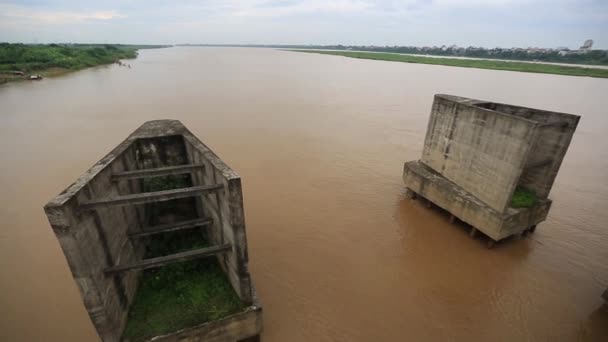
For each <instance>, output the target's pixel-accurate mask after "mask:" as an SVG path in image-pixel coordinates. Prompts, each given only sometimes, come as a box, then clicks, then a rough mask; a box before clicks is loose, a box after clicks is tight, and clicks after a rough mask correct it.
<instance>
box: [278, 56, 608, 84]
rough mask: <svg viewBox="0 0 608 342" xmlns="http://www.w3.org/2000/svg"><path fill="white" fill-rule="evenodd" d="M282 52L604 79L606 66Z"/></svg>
mask: <svg viewBox="0 0 608 342" xmlns="http://www.w3.org/2000/svg"><path fill="white" fill-rule="evenodd" d="M284 51H292V52H305V53H317V54H323V55H334V56H343V57H350V58H360V59H371V60H381V61H391V62H403V63H419V64H433V65H445V66H454V67H464V68H478V69H491V70H505V71H519V72H532V73H543V74H554V75H566V76H588V77H598V78H608V69H607V68H603V67H595V66H583V65H563V64H557V63H542V62H530V61H505V60H493V59H473V58H466V59H465V58H449V57H437V56H418V55H407V54H397V53H385V52H361V51H340V50H309V49H286V50H284Z"/></svg>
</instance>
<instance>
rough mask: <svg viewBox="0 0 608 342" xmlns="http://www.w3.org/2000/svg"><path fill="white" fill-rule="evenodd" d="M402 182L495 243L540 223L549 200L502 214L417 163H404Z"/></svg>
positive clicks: (549, 203) (546, 210)
mask: <svg viewBox="0 0 608 342" xmlns="http://www.w3.org/2000/svg"><path fill="white" fill-rule="evenodd" d="M403 181H404V182H405V184H407V187H408V188H409V189H410V190H411V191H414V192H415V193H416V194H419V195H420V196H422V197H424V198H426V199H428V200H430V201H431V202H433V203H434V204H435V205H437V206H439V207H440V208H442V209H444V210H446V211H448V212H449V213H450V214H452V215H454V216H456V217H458V218H459V219H460V220H461V221H463V222H466V223H468V224H470V225H471V226H473V227H475V228H477V229H478V230H480V231H481V232H483V233H484V234H486V235H487V236H489V237H491V238H492V239H493V240H495V241H499V240H502V239H504V238H506V237H508V236H511V235H515V234H519V233H521V232H523V231H524V230H526V229H529V228H530V227H532V226H535V225H537V224H539V223H540V222H542V221H544V220H545V219H546V217H547V213H548V212H549V208H550V207H551V200H549V199H545V200H541V201H540V203H539V205H537V206H534V207H532V208H517V209H516V208H508V209H507V210H506V211H505V212H504V213H501V212H498V211H497V210H495V209H494V208H492V207H490V206H488V205H486V204H485V203H484V202H482V201H481V200H479V199H478V198H477V197H475V196H473V195H472V194H471V193H469V192H467V191H465V190H464V189H462V188H461V187H459V186H457V185H456V184H455V183H454V182H451V181H449V180H448V179H446V178H445V177H443V176H441V175H440V174H438V173H437V172H435V171H434V170H433V169H431V168H429V167H428V166H426V165H424V164H422V163H421V162H418V161H411V162H407V163H405V165H404V168H403Z"/></svg>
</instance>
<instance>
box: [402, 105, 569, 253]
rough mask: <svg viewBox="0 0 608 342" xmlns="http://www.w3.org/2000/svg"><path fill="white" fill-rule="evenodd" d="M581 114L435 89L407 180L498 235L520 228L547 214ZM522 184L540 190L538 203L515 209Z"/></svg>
mask: <svg viewBox="0 0 608 342" xmlns="http://www.w3.org/2000/svg"><path fill="white" fill-rule="evenodd" d="M579 118H580V117H579V116H576V115H572V114H565V113H557V112H550V111H544V110H539V109H533V108H526V107H519V106H512V105H507V104H501V103H493V102H488V101H481V100H474V99H468V98H463V97H458V96H452V95H435V99H434V102H433V107H432V110H431V116H430V118H429V124H428V128H427V134H426V138H425V142H424V148H423V151H422V157H421V159H420V160H419V161H414V162H407V163H405V165H404V171H403V180H404V182H405V184H406V186H407V187H408V188H409V189H410V190H411V191H413V192H415V193H417V194H420V195H422V196H423V197H425V198H427V199H428V200H430V201H432V202H433V203H435V204H437V205H438V206H440V207H441V208H443V209H445V210H447V211H449V212H450V213H451V214H452V215H454V216H456V217H458V218H459V219H460V220H462V221H464V222H467V223H469V224H471V225H472V226H474V227H475V228H477V229H479V230H481V231H482V232H483V233H485V234H486V235H488V236H489V237H491V238H492V239H493V240H495V241H498V240H501V239H503V238H505V237H508V236H510V235H514V234H518V233H521V232H523V231H524V230H527V229H530V228H532V227H535V226H536V225H537V224H538V223H540V222H542V221H543V220H545V218H546V216H547V213H548V211H549V208H550V206H551V200H549V199H548V195H549V192H550V190H551V187H552V185H553V182H554V180H555V177H556V175H557V172H558V170H559V167H560V165H561V163H562V160H563V158H564V156H565V154H566V151H567V149H568V146H569V144H570V141H571V139H572V136H573V134H574V131H575V130H576V126H577V124H578V121H579ZM517 186H523V187H526V188H528V189H530V190H532V191H534V192H535V193H536V195H537V197H538V199H539V201H538V204H537V205H536V206H534V207H532V208H525V209H524V208H521V209H515V208H511V207H510V203H511V199H512V197H513V193H514V191H515V189H516V187H517Z"/></svg>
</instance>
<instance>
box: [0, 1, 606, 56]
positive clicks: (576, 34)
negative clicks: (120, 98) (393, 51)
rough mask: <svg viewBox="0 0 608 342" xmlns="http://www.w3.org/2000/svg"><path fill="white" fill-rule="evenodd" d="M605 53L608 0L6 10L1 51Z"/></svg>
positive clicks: (78, 5)
mask: <svg viewBox="0 0 608 342" xmlns="http://www.w3.org/2000/svg"><path fill="white" fill-rule="evenodd" d="M585 39H593V40H594V41H595V46H594V47H595V48H602V49H608V0H537V1H534V0H403V1H393V0H381V1H367V0H337V1H331V0H309V1H305V0H223V1H220V0H209V1H204V0H201V1H190V0H184V1H179V0H174V1H160V0H123V1H118V0H107V1H106V0H98V1H77V0H56V1H55V0H26V1H4V0H0V41H8V42H27V43H32V42H38V43H50V42H81V43H89V42H90V43H142V44H144V43H146V44H176V43H208V44H214V43H223V44H225V43H230V44H352V45H414V46H424V45H443V44H445V45H451V44H457V45H461V46H469V45H473V46H484V47H496V46H500V47H513V46H517V47H528V46H539V47H558V46H566V47H569V48H578V47H579V46H580V45H581V44H582V43H583V41H584V40H585Z"/></svg>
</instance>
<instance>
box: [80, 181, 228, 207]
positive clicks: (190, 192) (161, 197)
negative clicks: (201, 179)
mask: <svg viewBox="0 0 608 342" xmlns="http://www.w3.org/2000/svg"><path fill="white" fill-rule="evenodd" d="M221 188H223V185H221V184H214V185H206V186H194V187H190V188H181V189H172V190H163V191H155V192H144V193H141V194H133V195H125V196H117V197H113V198H105V199H98V200H89V201H83V202H82V203H81V204H80V207H81V208H82V209H97V208H106V207H112V206H125V205H135V204H144V203H154V202H163V201H169V200H173V199H178V198H187V197H193V196H199V195H203V194H206V193H209V192H212V191H217V190H219V189H221Z"/></svg>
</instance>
